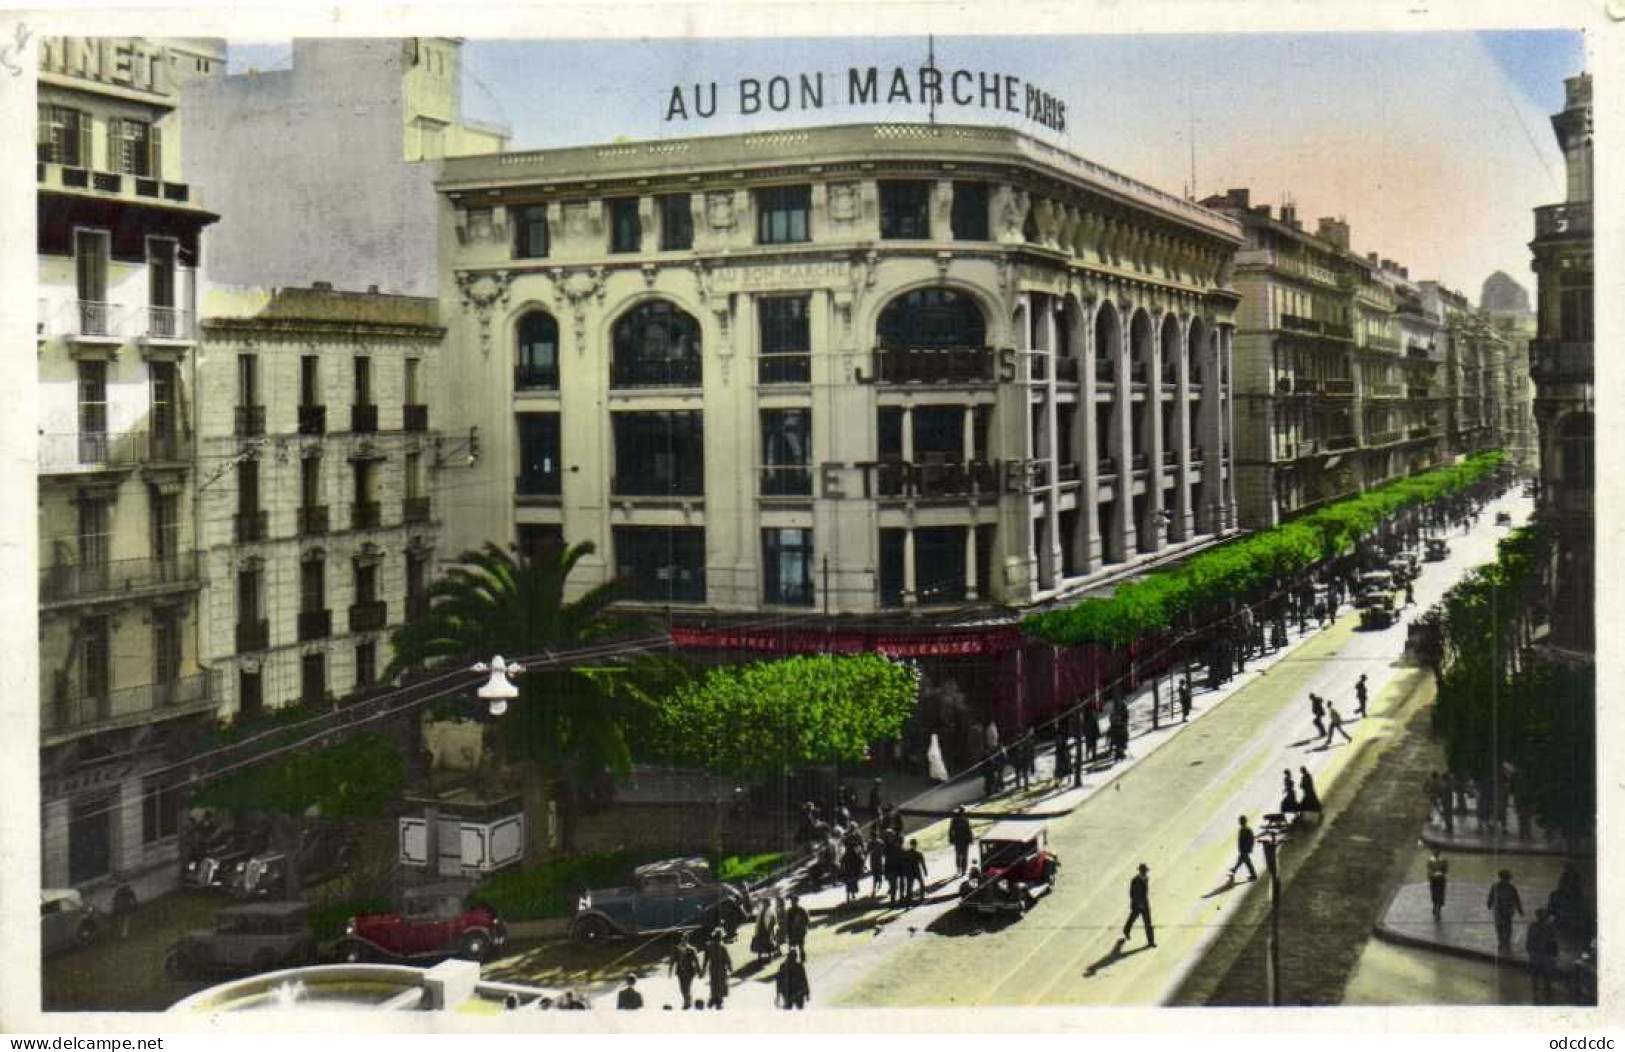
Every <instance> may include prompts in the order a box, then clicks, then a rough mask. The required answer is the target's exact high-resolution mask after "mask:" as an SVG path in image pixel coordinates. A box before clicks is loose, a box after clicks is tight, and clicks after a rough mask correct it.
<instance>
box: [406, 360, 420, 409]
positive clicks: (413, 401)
mask: <svg viewBox="0 0 1625 1052" xmlns="http://www.w3.org/2000/svg"><path fill="white" fill-rule="evenodd" d="M422 365H423V359H421V358H408V359H406V385H405V386H406V404H407V405H422V404H423V403H422V402H421V401H420V400H419V398H418V373H419V372H420V371H421V367H422Z"/></svg>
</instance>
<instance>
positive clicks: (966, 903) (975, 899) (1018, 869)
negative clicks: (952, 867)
mask: <svg viewBox="0 0 1625 1052" xmlns="http://www.w3.org/2000/svg"><path fill="white" fill-rule="evenodd" d="M1047 843H1048V837H1047V836H1046V834H1045V830H1044V827H1043V826H1041V825H1035V824H1034V823H1032V822H1001V823H999V824H998V825H996V826H994V827H993V828H991V829H989V830H988V831H987V832H985V833H983V834H982V838H981V841H980V855H979V861H978V862H977V863H976V864H974V865H972V866H971V868H970V873H969V874H968V875H967V876H966V877H965V882H964V883H963V884H961V885H960V886H959V904H960V905H961V906H962V907H964V908H966V909H971V910H975V911H977V912H978V913H1016V914H1022V913H1026V912H1027V911H1028V910H1029V909H1031V908H1032V907H1033V904H1034V903H1035V902H1037V901H1038V900H1039V899H1040V898H1041V897H1043V896H1045V895H1047V894H1049V893H1050V891H1051V890H1052V889H1053V888H1054V887H1055V881H1056V880H1057V879H1058V878H1059V877H1060V875H1061V860H1060V859H1059V858H1057V857H1055V855H1054V854H1053V853H1052V852H1050V850H1049V849H1048V847H1047V846H1046V845H1047Z"/></svg>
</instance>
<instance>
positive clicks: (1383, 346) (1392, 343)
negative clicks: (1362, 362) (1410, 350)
mask: <svg viewBox="0 0 1625 1052" xmlns="http://www.w3.org/2000/svg"><path fill="white" fill-rule="evenodd" d="M1365 346H1366V349H1367V350H1370V351H1395V352H1397V351H1398V350H1399V341H1398V340H1396V339H1394V338H1393V337H1392V336H1376V335H1368V336H1366V338H1365Z"/></svg>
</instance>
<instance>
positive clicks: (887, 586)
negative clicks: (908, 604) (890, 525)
mask: <svg viewBox="0 0 1625 1052" xmlns="http://www.w3.org/2000/svg"><path fill="white" fill-rule="evenodd" d="M907 532H908V531H906V530H881V531H880V605H881V606H883V607H898V606H902V605H903V582H904V580H905V578H904V576H903V555H904V553H905V552H906V551H907V548H906V547H905V534H906V533H907Z"/></svg>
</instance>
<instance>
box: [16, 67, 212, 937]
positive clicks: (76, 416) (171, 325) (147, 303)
mask: <svg viewBox="0 0 1625 1052" xmlns="http://www.w3.org/2000/svg"><path fill="white" fill-rule="evenodd" d="M39 54H40V67H39V77H38V86H39V126H38V136H37V142H38V145H37V178H38V188H39V189H38V198H37V199H38V254H39V302H38V326H37V329H38V345H37V348H36V350H37V353H38V360H39V381H38V389H37V392H36V404H37V406H38V431H39V438H38V479H39V506H38V514H39V549H38V555H39V622H40V624H39V635H40V641H39V658H40V692H41V693H40V698H39V716H40V765H41V801H42V804H41V807H42V810H41V826H42V841H41V848H42V873H41V879H42V881H43V884H44V886H46V887H67V886H72V887H76V888H79V889H81V890H83V891H85V892H86V893H87V894H89V895H90V896H91V897H92V898H93V899H95V900H97V901H99V902H101V903H102V904H103V905H106V898H107V895H108V894H109V893H110V891H111V889H112V888H113V887H114V886H115V885H116V884H117V885H124V884H128V885H129V886H131V887H132V888H133V889H134V890H135V891H136V893H137V894H138V895H139V896H142V897H145V896H146V895H147V894H149V893H151V892H152V891H153V890H154V889H159V888H162V887H164V886H167V882H168V881H171V880H172V879H173V876H174V873H175V868H176V867H175V865H174V863H175V852H176V833H177V827H178V824H179V816H180V807H181V800H180V796H179V794H178V792H175V791H174V790H173V788H172V786H173V784H174V776H173V775H168V774H161V773H158V772H161V771H162V770H163V769H164V768H165V767H166V764H167V763H169V762H171V761H173V760H174V759H176V758H178V757H179V756H180V755H183V754H184V743H185V739H186V734H187V732H188V730H189V729H190V728H191V727H193V726H195V725H197V724H198V723H199V722H201V721H205V720H208V719H210V718H212V716H213V714H214V711H215V709H216V707H217V706H218V704H219V702H220V694H219V681H218V679H217V677H216V676H215V675H214V674H213V673H212V672H211V671H210V670H209V669H208V666H207V664H206V662H205V659H204V655H203V652H202V646H201V636H202V626H201V624H200V613H201V612H200V609H199V603H198V594H199V589H200V587H201V585H202V583H203V574H202V564H201V561H200V558H199V555H198V535H197V524H196V521H195V519H194V516H193V494H194V492H195V488H196V485H197V474H198V466H197V460H196V439H197V436H196V430H195V429H196V426H197V422H196V419H195V413H194V403H195V398H196V392H197V371H198V360H197V327H196V302H197V290H198V288H199V285H200V281H201V278H200V274H199V271H200V260H201V258H202V257H201V248H200V243H201V239H202V236H203V232H204V230H205V229H206V228H208V227H209V226H210V224H212V223H214V222H215V221H216V220H217V219H218V218H219V217H218V216H217V215H216V214H214V213H213V212H211V211H209V210H208V209H206V208H205V207H204V205H203V202H202V201H201V200H200V195H199V193H198V190H197V188H196V187H194V186H192V185H190V184H189V183H187V182H185V181H183V180H182V177H181V172H182V164H181V158H180V156H179V153H180V145H181V139H182V117H183V111H182V109H181V108H180V107H179V98H178V95H177V92H176V87H175V78H174V76H173V73H174V66H173V64H172V61H173V58H174V56H172V54H171V53H170V51H169V50H168V48H167V47H166V46H165V45H164V44H163V43H162V42H154V41H148V40H140V39H132V38H105V39H82V38H69V37H53V38H46V39H44V40H42V41H41V42H40V52H39Z"/></svg>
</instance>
